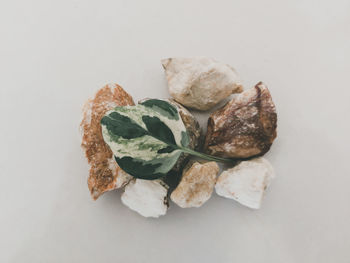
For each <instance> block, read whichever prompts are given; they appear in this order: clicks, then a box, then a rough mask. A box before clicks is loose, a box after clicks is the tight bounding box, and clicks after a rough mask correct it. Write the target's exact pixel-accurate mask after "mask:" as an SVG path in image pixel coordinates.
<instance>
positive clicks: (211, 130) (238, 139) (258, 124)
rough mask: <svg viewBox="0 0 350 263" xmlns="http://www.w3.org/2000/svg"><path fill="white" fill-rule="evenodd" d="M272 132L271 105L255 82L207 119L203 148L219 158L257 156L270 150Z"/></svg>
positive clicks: (262, 87)
mask: <svg viewBox="0 0 350 263" xmlns="http://www.w3.org/2000/svg"><path fill="white" fill-rule="evenodd" d="M276 128H277V113H276V108H275V104H274V103H273V101H272V98H271V94H270V92H269V90H268V89H267V87H266V86H265V85H264V84H263V83H262V82H259V83H258V84H257V85H256V86H255V87H254V88H251V89H249V90H247V91H244V92H243V93H241V94H239V95H238V96H237V97H236V98H233V99H232V100H231V101H230V102H228V103H227V104H226V105H225V106H224V107H223V108H221V109H219V110H217V111H215V112H214V113H213V114H211V115H210V117H209V120H208V129H207V135H206V138H205V144H204V148H205V150H206V152H207V153H209V154H212V155H217V156H222V157H233V158H248V157H253V156H260V155H263V154H265V153H266V152H267V151H268V150H269V149H270V147H271V144H272V142H273V140H274V139H275V138H276V135H277V133H276Z"/></svg>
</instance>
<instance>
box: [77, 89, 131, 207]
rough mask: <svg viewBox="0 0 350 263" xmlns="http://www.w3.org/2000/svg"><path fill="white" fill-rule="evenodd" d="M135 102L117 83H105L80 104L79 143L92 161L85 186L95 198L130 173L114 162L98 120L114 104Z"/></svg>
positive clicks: (119, 184) (122, 182) (124, 180)
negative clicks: (80, 135)
mask: <svg viewBox="0 0 350 263" xmlns="http://www.w3.org/2000/svg"><path fill="white" fill-rule="evenodd" d="M125 105H134V101H133V99H132V97H131V96H130V95H129V94H128V93H126V92H125V91H124V90H123V89H122V87H120V86H119V85H117V84H108V85H106V86H104V87H103V88H102V89H100V90H99V91H98V92H97V93H96V95H95V97H94V98H93V99H90V100H88V101H87V102H86V104H85V106H84V108H83V119H82V121H81V124H80V128H81V132H82V143H81V146H82V148H83V149H84V151H85V155H86V158H87V160H88V162H89V164H90V165H91V168H90V175H89V179H88V186H89V189H90V192H91V196H92V198H93V199H94V200H96V199H97V198H98V197H99V196H100V195H101V194H103V193H104V192H106V191H110V190H113V189H116V188H119V187H121V186H123V185H125V184H126V183H127V182H128V181H129V180H130V179H131V176H130V175H128V174H127V173H125V172H124V171H123V170H122V169H120V167H119V166H118V165H117V163H116V162H115V160H114V158H113V154H112V151H111V150H110V149H109V147H108V145H107V144H106V143H105V142H104V140H103V137H102V133H101V125H100V120H101V118H102V117H103V116H104V114H105V113H106V112H107V111H109V110H111V109H113V108H114V107H116V106H125Z"/></svg>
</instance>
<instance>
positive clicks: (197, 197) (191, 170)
mask: <svg viewBox="0 0 350 263" xmlns="http://www.w3.org/2000/svg"><path fill="white" fill-rule="evenodd" d="M218 172H219V166H218V165H217V163H216V162H207V163H198V162H195V163H193V164H192V163H190V164H189V165H188V166H186V168H185V169H184V171H183V174H182V178H181V181H180V183H179V185H178V186H177V187H176V189H175V190H174V191H173V192H172V193H171V195H170V198H171V200H172V201H173V202H174V203H175V204H177V205H178V206H180V207H182V208H188V207H200V206H201V205H203V204H204V203H205V202H206V201H208V200H209V198H210V197H211V195H212V193H213V190H214V186H215V182H216V176H217V175H218Z"/></svg>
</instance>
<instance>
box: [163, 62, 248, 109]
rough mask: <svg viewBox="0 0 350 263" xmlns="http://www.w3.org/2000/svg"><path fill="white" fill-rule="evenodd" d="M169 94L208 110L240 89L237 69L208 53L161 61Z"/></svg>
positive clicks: (193, 105)
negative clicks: (200, 55)
mask: <svg viewBox="0 0 350 263" xmlns="http://www.w3.org/2000/svg"><path fill="white" fill-rule="evenodd" d="M161 63H162V65H163V68H164V70H165V74H166V78H167V80H168V88H169V93H170V94H171V96H172V97H173V98H174V99H175V100H176V101H177V102H179V103H181V104H183V105H185V106H186V107H189V108H193V109H197V110H209V109H211V108H212V107H213V106H215V105H216V104H217V103H219V102H220V101H222V100H223V99H225V98H227V97H228V96H229V95H231V94H232V93H239V92H242V90H243V89H242V85H241V84H240V81H239V78H238V75H237V73H236V71H235V70H234V69H233V68H232V67H231V66H229V65H227V64H224V63H220V62H218V61H216V60H214V59H211V58H207V57H194V58H167V59H163V60H162V61H161Z"/></svg>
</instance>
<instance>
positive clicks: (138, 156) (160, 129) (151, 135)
mask: <svg viewBox="0 0 350 263" xmlns="http://www.w3.org/2000/svg"><path fill="white" fill-rule="evenodd" d="M101 127H102V135H103V139H104V141H105V142H106V143H107V144H108V146H109V147H110V148H111V150H112V152H113V154H114V156H115V160H116V162H117V163H118V164H119V166H120V167H121V168H122V169H123V170H124V171H125V172H127V173H129V174H130V175H132V176H134V177H136V178H141V179H148V180H153V179H157V178H160V177H163V176H165V175H166V174H167V173H168V172H169V171H170V170H171V169H172V168H173V166H174V165H175V164H176V162H177V160H178V159H179V157H180V155H181V153H182V152H184V153H188V154H191V155H195V156H197V157H200V158H203V159H205V160H209V161H218V162H229V163H235V162H236V161H235V160H232V159H227V158H221V157H216V156H209V155H206V154H204V153H199V152H196V151H194V150H191V149H189V148H188V145H189V141H190V139H189V136H188V134H187V132H186V128H185V125H184V123H183V122H182V119H181V117H180V115H179V112H178V110H177V109H176V107H175V106H173V105H172V104H170V103H169V102H167V101H164V100H156V99H152V100H147V101H145V102H143V103H141V104H139V105H136V106H123V107H116V108H115V109H113V110H111V111H109V112H107V113H106V115H105V116H104V117H103V118H102V119H101Z"/></svg>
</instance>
